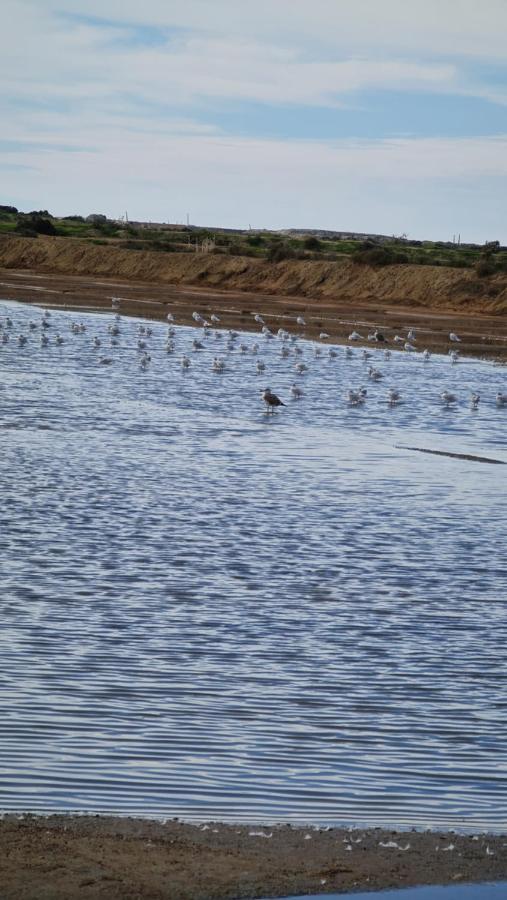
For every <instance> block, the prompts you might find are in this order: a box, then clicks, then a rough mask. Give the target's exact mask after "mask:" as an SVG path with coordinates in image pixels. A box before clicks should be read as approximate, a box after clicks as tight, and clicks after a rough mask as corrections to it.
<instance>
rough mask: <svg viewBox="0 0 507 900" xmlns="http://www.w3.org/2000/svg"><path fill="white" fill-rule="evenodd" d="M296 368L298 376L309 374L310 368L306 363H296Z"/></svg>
mask: <svg viewBox="0 0 507 900" xmlns="http://www.w3.org/2000/svg"><path fill="white" fill-rule="evenodd" d="M294 368H295V370H296V372H297V374H298V375H304V373H305V372H308V366H307V365H305V363H304V362H300V363H296V365H295V366H294Z"/></svg>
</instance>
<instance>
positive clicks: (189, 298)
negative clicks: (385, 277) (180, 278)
mask: <svg viewBox="0 0 507 900" xmlns="http://www.w3.org/2000/svg"><path fill="white" fill-rule="evenodd" d="M0 296H3V297H4V298H6V299H11V300H18V301H21V302H27V303H34V304H37V305H42V306H58V307H63V308H69V309H74V310H75V311H76V316H78V315H79V310H80V309H82V310H83V311H84V310H99V311H100V310H104V311H106V310H111V298H112V297H120V298H121V305H120V311H121V312H122V313H123V314H126V315H132V316H142V317H145V318H147V319H159V320H165V319H166V317H167V313H168V312H172V313H173V314H174V317H175V321H176V323H177V324H186V325H188V324H191V325H195V322H194V320H193V319H192V312H193V311H194V310H195V311H198V312H199V313H201V315H203V316H204V317H208V318H209V317H210V316H211V314H212V313H215V314H216V315H218V316H219V317H220V319H221V322H220V326H221V327H226V328H234V329H241V330H244V331H255V332H258V331H259V329H260V326H259V325H258V324H257V323H256V322H255V320H254V314H255V313H260V314H261V315H262V316H263V317H264V319H265V321H266V324H267V325H268V326H269V327H270V328H271V329H274V330H276V329H278V328H280V327H283V328H287V329H288V330H291V331H297V332H299V333H301V334H304V335H305V336H306V337H308V338H316V337H318V336H319V334H320V333H321V332H322V331H325V332H327V333H328V334H329V339H326V343H344V342H346V340H347V337H348V335H349V334H350V332H351V331H352V330H353V329H355V330H357V331H359V332H360V333H361V334H363V335H364V336H365V337H366V335H367V334H368V332H369V331H371V330H373V329H374V328H379V329H380V331H381V332H382V333H383V334H384V335H385V338H386V341H387V343H388V345H389V346H390V347H391V348H392V349H394V350H397V349H399V347H401V348H402V347H403V344H396V343H394V342H393V338H394V335H395V334H398V333H400V334H402V335H404V336H406V333H407V328H415V329H416V331H417V347H418V349H421V350H422V349H425V348H426V347H427V348H428V349H429V350H431V351H434V352H439V353H446V352H447V351H448V350H449V349H451V348H452V349H456V348H458V349H459V350H460V352H461V353H463V354H465V355H467V354H468V355H471V356H478V357H485V358H486V357H487V358H492V359H498V360H501V361H507V322H506V320H505V317H503V316H499V315H486V314H485V313H477V312H473V313H470V314H464V313H463V312H462V311H460V312H452V311H449V310H447V311H446V310H445V309H440V308H439V307H436V308H435V309H434V310H428V308H422V307H414V306H410V305H407V306H403V305H401V304H396V305H394V304H389V303H386V302H380V301H378V302H374V301H371V302H365V301H361V302H358V301H355V302H352V301H350V300H349V299H347V300H340V299H339V298H336V299H333V300H330V299H329V298H323V297H320V298H309V297H300V296H299V297H298V296H292V297H291V296H282V295H279V294H276V295H271V294H263V293H246V292H240V291H236V290H218V289H211V288H209V287H204V286H203V287H201V286H195V285H171V284H160V283H154V282H143V281H133V280H119V279H117V278H116V279H115V278H103V277H101V278H94V277H93V276H82V275H74V276H69V275H53V274H41V273H37V272H33V271H26V270H17V269H0ZM299 315H302V316H304V318H305V320H306V326H305V327H304V328H303V327H300V326H298V325H297V324H296V317H297V316H299ZM451 331H453V332H456V333H457V334H458V335H459V336H460V337H461V343H460V344H453V343H452V342H451V341H450V340H449V333H450V332H451ZM364 343H368V342H367V341H365V342H364ZM359 345H360V342H359Z"/></svg>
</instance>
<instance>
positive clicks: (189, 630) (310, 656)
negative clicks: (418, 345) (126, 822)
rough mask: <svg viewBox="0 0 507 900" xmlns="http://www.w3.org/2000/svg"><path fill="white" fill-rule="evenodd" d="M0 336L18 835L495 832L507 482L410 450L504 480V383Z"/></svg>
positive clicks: (11, 774) (7, 689)
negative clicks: (56, 822) (228, 824)
mask: <svg viewBox="0 0 507 900" xmlns="http://www.w3.org/2000/svg"><path fill="white" fill-rule="evenodd" d="M7 313H10V315H11V316H12V318H13V320H14V326H13V327H12V329H10V334H11V340H10V342H9V343H8V344H5V345H1V344H0V409H1V426H0V427H1V442H2V468H1V475H0V479H1V497H2V504H1V512H0V566H1V570H2V629H1V633H0V653H1V659H2V666H1V671H0V677H1V679H2V691H1V696H2V701H1V704H2V709H1V720H0V721H1V726H0V728H1V741H0V745H1V746H0V764H1V765H2V769H3V773H4V776H3V785H2V786H1V787H0V806H1V808H2V809H4V810H6V809H9V810H15V809H23V810H32V811H53V810H66V809H67V810H83V811H84V810H87V811H101V812H105V811H112V812H117V813H133V814H148V815H150V814H151V815H171V816H173V815H180V816H182V817H185V818H187V819H191V818H200V819H203V818H206V819H209V818H212V817H215V818H220V819H228V820H233V819H241V820H245V821H246V820H248V821H253V820H255V819H262V820H264V821H268V820H288V819H290V820H293V821H297V820H302V821H309V820H311V821H313V822H319V823H362V824H390V823H392V824H396V825H401V826H403V825H415V826H421V827H422V826H433V827H458V828H466V829H475V828H489V829H499V830H500V829H505V828H506V827H507V812H506V799H507V771H506V766H507V724H506V723H507V716H506V709H507V699H506V695H505V683H506V682H505V674H506V665H505V663H506V650H505V647H506V638H507V619H506V599H505V597H506V584H507V578H506V574H507V573H506V563H505V533H506V530H505V525H506V513H505V509H506V495H507V490H506V481H507V468H504V466H500V465H498V466H497V465H487V464H483V463H478V462H473V461H465V460H459V459H448V458H445V457H438V456H428V455H426V454H420V453H414V452H410V451H407V450H400V449H396V445H399V444H404V445H410V446H418V447H427V448H432V449H438V450H449V451H452V452H458V453H471V454H476V455H481V456H487V457H492V458H495V459H498V460H503V461H507V443H506V425H507V408H505V409H498V408H497V407H496V406H495V402H494V397H495V394H496V391H497V390H498V389H499V388H502V390H504V392H505V391H506V390H507V372H506V370H505V369H502V368H500V367H498V366H495V365H493V364H492V363H486V362H482V361H478V360H464V361H462V362H460V363H459V364H458V365H456V366H451V365H450V363H449V360H448V359H447V358H444V357H433V358H432V359H431V360H430V361H429V362H428V363H424V362H423V361H422V359H421V357H420V356H416V357H414V356H409V355H407V354H393V356H392V358H391V360H389V361H387V360H384V359H383V357H382V355H381V354H379V357H378V360H377V359H375V360H374V364H375V365H376V366H378V368H380V369H381V370H382V371H383V372H384V373H385V378H384V379H383V382H380V383H378V384H371V383H370V382H368V381H367V377H366V364H365V362H364V361H363V360H362V359H361V357H360V354H359V352H358V351H356V355H355V357H354V358H353V359H351V360H347V359H345V357H344V354H343V351H342V350H340V349H339V356H338V358H337V359H331V360H330V359H327V358H325V357H321V358H320V359H318V360H315V359H314V358H313V345H312V344H303V343H302V344H301V346H303V347H304V348H305V349H304V354H305V355H304V359H305V360H306V362H307V364H308V365H309V369H310V371H309V373H308V375H306V376H305V377H302V378H297V380H298V383H299V384H301V385H302V386H303V389H304V390H305V397H304V398H303V399H302V400H300V401H297V402H294V401H292V402H291V401H290V399H289V398H290V395H289V390H288V389H289V386H290V384H291V383H292V382H293V381H294V380H295V379H296V376H295V374H294V369H293V367H294V363H295V362H296V361H297V360H295V359H294V358H292V357H291V359H289V360H286V359H282V358H280V355H279V354H280V347H281V343H280V341H278V340H273V341H267V340H265V339H263V338H262V337H261V338H259V343H260V345H261V353H260V357H261V358H262V359H264V361H265V362H266V373H265V374H264V375H262V376H260V377H259V376H257V375H256V374H255V357H253V356H252V355H251V354H245V355H242V354H241V353H239V352H238V351H233V352H230V353H227V352H226V351H225V339H224V338H223V337H222V338H214V337H213V335H211V336H210V337H209V338H208V339H207V341H206V349H205V350H204V351H200V352H198V353H192V352H191V342H192V339H193V338H194V337H195V336H196V332H195V331H194V330H192V329H189V328H184V327H182V328H179V329H178V330H177V334H176V337H175V341H176V347H177V350H176V353H175V354H174V355H168V354H166V353H165V352H164V350H163V345H164V342H165V327H164V326H163V325H161V324H160V323H159V324H157V323H155V324H153V329H154V334H153V336H152V337H151V338H149V340H148V344H149V347H150V353H151V357H152V362H151V364H150V366H149V368H148V370H147V371H145V372H142V371H140V369H139V361H138V360H139V355H140V354H139V351H138V350H137V349H136V341H137V333H136V332H137V326H138V321H137V320H133V319H129V320H124V321H123V322H122V324H121V328H122V333H121V335H120V338H119V340H120V346H119V347H117V348H114V349H112V350H111V349H109V348H106V352H107V355H109V356H111V357H112V358H113V363H112V364H111V365H110V366H100V365H98V364H97V360H98V357H99V355H100V354H101V353H102V352H103V350H104V346H105V345H107V344H108V336H107V325H108V324H109V323H110V322H111V321H112V316H110V315H101V316H93V315H92V314H86V313H83V312H81V311H80V312H79V313H78V314H77V315H73V314H72V313H71V312H62V311H53V314H52V317H51V322H52V327H51V328H50V329H48V332H47V333H48V336H49V337H50V339H51V344H50V345H49V346H48V347H46V348H41V347H40V346H39V333H40V331H39V329H37V330H36V331H35V332H32V333H29V332H28V328H27V326H28V321H29V320H30V319H33V320H34V321H36V322H40V311H39V310H36V309H34V308H28V307H23V306H21V305H17V304H14V303H4V304H1V306H0V321H2V322H3V323H5V315H6V314H7ZM73 319H79V320H81V321H84V322H85V323H86V324H87V326H88V331H87V332H86V334H78V335H74V334H72V333H71V332H70V323H71V321H72V320H73ZM4 330H7V329H4ZM21 331H23V333H26V334H27V335H28V336H29V339H28V343H27V345H26V346H25V347H18V346H17V343H16V340H15V335H16V334H18V333H19V332H21ZM56 331H60V332H61V334H62V335H63V336H64V338H65V343H64V344H62V345H61V346H56V345H55V344H54V336H55V333H56ZM95 334H98V335H100V337H101V338H102V339H103V341H104V346H103V347H102V348H100V350H98V349H96V348H94V347H93V346H92V343H91V338H92V336H93V335H95ZM240 340H245V342H246V343H248V345H249V346H251V344H252V343H253V337H252V335H247V336H244V337H243V336H242V338H241V339H240ZM238 343H239V341H238ZM183 351H186V352H188V354H189V356H190V357H191V359H192V366H191V368H190V369H189V371H188V372H182V371H181V369H180V366H179V359H180V357H181V353H182V352H183ZM323 352H325V351H323ZM214 355H219V356H224V358H226V360H227V365H228V368H227V371H226V372H225V373H224V374H223V375H216V374H213V373H212V372H211V371H210V365H211V360H212V358H213V356H214ZM266 384H269V385H270V386H271V388H272V389H273V390H275V391H276V392H277V393H279V394H280V396H281V397H282V398H283V399H284V400H285V401H286V403H287V406H286V408H284V409H281V410H280V411H279V412H277V413H276V414H275V415H266V413H265V412H264V409H263V404H262V403H261V402H260V400H259V389H261V388H263V387H264V386H265V385H266ZM360 384H367V385H368V400H367V402H366V404H365V405H364V406H363V407H359V408H350V407H348V406H347V405H346V404H345V402H344V399H343V396H344V393H345V391H346V390H347V389H348V388H349V387H356V386H358V385H360ZM387 386H396V387H399V388H400V389H401V390H402V392H403V395H404V400H405V402H404V403H403V404H400V405H399V406H397V407H395V408H392V409H391V408H389V407H388V406H387V404H386V403H385V402H384V397H385V394H386V387H387ZM444 388H447V389H449V390H455V391H456V392H457V394H458V395H459V398H460V402H459V404H458V405H457V408H456V409H443V408H442V406H441V404H440V403H439V402H438V399H437V398H438V394H439V392H440V391H441V390H443V389H444ZM470 390H478V391H479V393H480V394H481V398H482V399H481V404H480V408H479V410H478V411H476V412H474V411H472V410H470V408H469V405H468V401H467V397H468V394H469V391H470Z"/></svg>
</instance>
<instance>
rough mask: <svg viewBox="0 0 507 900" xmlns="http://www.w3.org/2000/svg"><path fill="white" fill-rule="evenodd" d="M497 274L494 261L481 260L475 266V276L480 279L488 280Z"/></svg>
mask: <svg viewBox="0 0 507 900" xmlns="http://www.w3.org/2000/svg"><path fill="white" fill-rule="evenodd" d="M495 272H496V266H495V263H494V262H493V260H492V259H480V260H479V261H478V262H477V263H476V264H475V274H476V275H478V276H479V278H488V276H489V275H494V273H495Z"/></svg>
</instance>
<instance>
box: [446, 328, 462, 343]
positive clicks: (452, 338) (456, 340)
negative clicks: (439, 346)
mask: <svg viewBox="0 0 507 900" xmlns="http://www.w3.org/2000/svg"><path fill="white" fill-rule="evenodd" d="M449 340H450V341H454V343H455V344H460V343H461V338H460V337H458V335H457V334H454V331H451V333H450V335H449Z"/></svg>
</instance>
